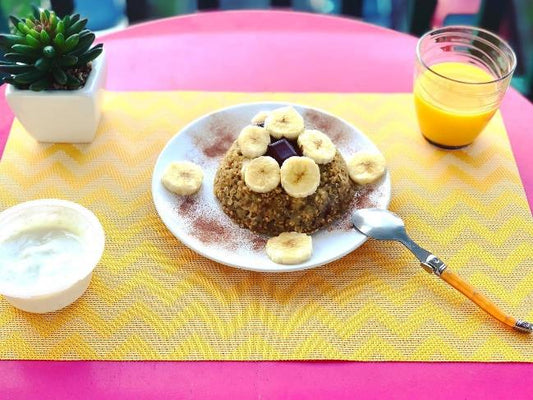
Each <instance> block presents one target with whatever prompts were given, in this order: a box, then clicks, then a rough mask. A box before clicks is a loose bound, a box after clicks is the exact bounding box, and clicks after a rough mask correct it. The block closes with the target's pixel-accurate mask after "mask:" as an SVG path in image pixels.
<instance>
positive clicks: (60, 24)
mask: <svg viewBox="0 0 533 400" xmlns="http://www.w3.org/2000/svg"><path fill="white" fill-rule="evenodd" d="M60 33H65V24H64V23H63V21H62V20H59V21H57V26H56V35H58V34H60Z"/></svg>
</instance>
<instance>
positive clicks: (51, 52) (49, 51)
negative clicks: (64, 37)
mask: <svg viewBox="0 0 533 400" xmlns="http://www.w3.org/2000/svg"><path fill="white" fill-rule="evenodd" d="M43 56H45V57H46V58H54V57H55V56H56V49H54V46H46V47H45V48H44V49H43Z"/></svg>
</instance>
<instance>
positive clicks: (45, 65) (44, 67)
mask: <svg viewBox="0 0 533 400" xmlns="http://www.w3.org/2000/svg"><path fill="white" fill-rule="evenodd" d="M51 66H52V61H50V59H49V58H46V57H41V58H39V59H38V60H37V61H36V63H35V68H37V69H38V70H39V71H48V70H50V67H51Z"/></svg>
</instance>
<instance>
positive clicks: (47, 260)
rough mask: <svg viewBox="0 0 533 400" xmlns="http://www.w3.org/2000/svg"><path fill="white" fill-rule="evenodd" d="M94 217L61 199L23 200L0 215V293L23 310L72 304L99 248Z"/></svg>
mask: <svg viewBox="0 0 533 400" xmlns="http://www.w3.org/2000/svg"><path fill="white" fill-rule="evenodd" d="M104 242H105V235H104V231H103V229H102V225H101V224H100V222H99V221H98V219H97V218H96V216H95V215H94V214H93V213H92V212H90V211H89V210H87V209H86V208H84V207H82V206H80V205H79V204H76V203H72V202H69V201H65V200H56V199H43V200H34V201H29V202H26V203H22V204H19V205H16V206H14V207H11V208H9V209H7V210H5V211H3V212H2V213H0V294H3V295H4V297H5V299H6V300H7V301H9V302H10V303H11V304H12V305H14V306H15V307H17V308H20V309H22V310H25V311H30V312H37V313H45V312H50V311H55V310H59V309H61V308H63V307H66V306H67V305H69V304H71V303H72V302H73V301H75V300H76V299H77V298H78V297H80V296H81V295H82V294H83V292H84V291H85V290H86V289H87V287H88V286H89V283H90V280H91V276H92V272H93V269H94V268H95V267H96V265H97V264H98V261H99V260H100V257H101V256H102V253H103V250H104Z"/></svg>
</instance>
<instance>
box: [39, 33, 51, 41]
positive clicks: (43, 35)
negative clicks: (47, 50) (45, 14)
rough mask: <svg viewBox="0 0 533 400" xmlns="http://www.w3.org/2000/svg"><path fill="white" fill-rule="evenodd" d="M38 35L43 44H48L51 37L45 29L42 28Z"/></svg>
mask: <svg viewBox="0 0 533 400" xmlns="http://www.w3.org/2000/svg"><path fill="white" fill-rule="evenodd" d="M39 36H40V38H41V42H43V43H44V44H50V40H51V39H50V35H49V34H48V32H46V31H45V30H42V31H41V33H40V34H39Z"/></svg>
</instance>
